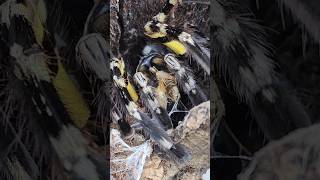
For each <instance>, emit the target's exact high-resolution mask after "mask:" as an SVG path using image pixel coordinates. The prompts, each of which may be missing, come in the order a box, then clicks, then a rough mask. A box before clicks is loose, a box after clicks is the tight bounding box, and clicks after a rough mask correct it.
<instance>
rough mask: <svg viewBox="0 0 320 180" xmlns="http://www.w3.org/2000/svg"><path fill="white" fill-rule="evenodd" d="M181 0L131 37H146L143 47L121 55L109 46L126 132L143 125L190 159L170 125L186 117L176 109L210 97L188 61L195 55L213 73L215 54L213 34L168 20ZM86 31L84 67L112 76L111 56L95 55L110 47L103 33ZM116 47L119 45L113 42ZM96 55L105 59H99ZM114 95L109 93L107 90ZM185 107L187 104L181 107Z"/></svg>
mask: <svg viewBox="0 0 320 180" xmlns="http://www.w3.org/2000/svg"><path fill="white" fill-rule="evenodd" d="M103 3H104V2H100V3H98V4H97V5H96V6H95V8H94V9H93V10H92V12H100V11H101V9H103V5H101V4H103ZM177 5H178V1H172V0H170V1H169V0H168V1H166V2H165V4H164V6H163V7H162V8H161V10H160V13H158V14H157V15H155V16H154V17H153V18H152V20H151V21H148V22H145V25H144V26H143V27H140V28H143V29H144V34H141V35H138V36H137V37H135V39H132V40H131V41H137V39H140V40H138V41H139V42H143V43H142V44H134V45H132V48H133V49H135V50H138V52H132V51H131V50H128V51H127V52H125V55H123V56H122V55H121V53H120V54H118V55H115V54H114V52H112V51H110V52H109V53H110V55H111V62H110V69H111V77H112V81H113V90H112V91H113V94H114V95H115V96H114V97H113V103H112V106H114V108H112V109H111V111H112V112H111V115H112V119H113V120H114V121H115V122H116V123H118V124H119V125H120V128H121V129H122V130H123V133H124V134H125V135H128V134H130V133H132V132H134V130H133V129H135V128H137V127H141V128H142V130H143V131H144V132H146V133H147V134H148V136H150V138H151V139H153V140H154V141H155V142H156V144H157V145H158V146H159V147H160V148H161V149H162V150H165V151H167V152H168V153H169V154H171V155H172V157H171V158H173V159H174V160H176V161H177V162H179V163H184V162H185V161H187V160H189V159H190V158H189V155H188V152H187V151H186V150H185V149H184V148H183V147H182V146H181V145H179V144H175V143H174V142H173V141H172V140H171V138H170V137H169V135H168V134H167V132H166V130H169V129H172V128H173V125H174V124H177V123H178V121H181V120H182V119H181V118H180V117H181V116H180V117H179V118H175V117H174V116H173V114H174V113H179V112H183V111H187V110H188V109H190V108H191V107H192V106H195V105H198V104H200V103H201V102H204V101H207V100H208V98H207V95H205V93H204V92H203V90H202V88H200V86H199V85H198V84H197V82H196V80H195V78H194V76H193V73H192V71H191V70H190V68H188V67H187V66H186V63H185V62H183V61H186V60H187V58H192V59H193V61H194V62H198V63H199V65H200V66H201V67H202V68H203V69H204V71H205V72H206V73H207V74H209V73H210V71H209V69H208V67H209V59H210V55H209V50H208V42H207V39H206V38H205V37H203V36H201V34H198V36H197V37H196V39H195V38H192V36H191V35H190V34H189V33H187V32H184V31H183V30H182V29H179V28H175V27H172V26H169V25H167V24H165V21H166V19H167V16H168V15H169V13H170V11H171V10H172V8H173V7H175V6H177ZM95 18H96V16H92V17H89V18H88V21H87V23H88V24H87V26H86V27H93V26H92V25H91V24H92V23H93V22H95V21H94V20H92V19H95ZM94 29H97V28H94ZM86 31H87V32H90V31H93V32H95V30H93V28H91V29H90V28H88V29H86ZM98 33H99V30H98ZM100 33H101V31H100ZM84 35H85V36H84V37H83V38H82V39H81V40H80V42H79V44H78V46H77V52H78V53H79V55H80V56H79V57H80V58H79V59H81V62H82V65H83V67H84V69H89V71H90V73H91V74H93V76H92V77H93V78H94V79H95V80H100V81H106V78H107V73H106V72H107V70H106V66H105V64H106V63H105V62H104V61H105V59H104V58H105V57H104V56H100V55H99V54H96V55H92V56H91V57H89V54H92V53H94V51H93V48H100V49H101V47H102V48H106V49H107V48H108V47H107V46H106V43H103V42H102V36H101V35H99V34H97V33H95V34H92V33H90V34H84ZM144 36H146V37H144ZM200 40H202V42H201V43H199V42H200ZM205 43H206V46H205V45H204V44H205ZM101 45H102V46H101ZM90 46H91V47H90ZM99 46H100V47H99ZM111 49H116V48H112V47H111ZM103 51H104V50H101V52H103ZM99 53H100V52H99ZM116 53H118V52H117V51H116ZM139 56H140V57H139ZM95 57H102V59H97V60H96V59H95ZM188 60H189V59H188ZM103 63H104V64H103ZM93 86H95V85H94V84H93ZM99 88H100V89H101V88H105V87H99ZM108 95H109V94H106V93H105V96H108ZM186 97H187V98H186ZM102 100H104V99H102ZM100 101H101V100H100ZM183 101H185V102H183ZM98 104H100V103H98ZM188 106H189V107H188ZM179 108H184V109H183V110H182V111H181V110H179ZM128 119H133V121H134V123H133V125H129V124H128ZM130 126H132V127H134V128H133V129H132V128H131V127H130Z"/></svg>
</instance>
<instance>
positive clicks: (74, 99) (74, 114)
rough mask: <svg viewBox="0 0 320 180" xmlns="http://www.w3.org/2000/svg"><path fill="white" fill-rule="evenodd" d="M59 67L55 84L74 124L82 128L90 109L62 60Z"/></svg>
mask: <svg viewBox="0 0 320 180" xmlns="http://www.w3.org/2000/svg"><path fill="white" fill-rule="evenodd" d="M58 67H59V69H58V73H57V75H56V77H55V78H54V80H53V85H54V86H55V88H56V90H57V92H58V94H59V96H60V99H61V101H62V102H63V104H64V105H65V108H66V109H67V111H68V113H69V115H70V117H71V119H72V121H73V122H74V124H75V125H76V126H77V127H79V128H82V127H84V126H85V125H86V123H87V121H88V118H89V116H90V110H89V108H88V106H87V104H86V102H85V100H84V99H83V97H82V95H81V94H80V92H79V91H78V89H77V87H76V86H75V85H74V84H73V82H72V81H71V79H70V77H69V76H68V74H67V72H66V71H65V69H64V67H63V65H62V64H61V62H60V61H58Z"/></svg>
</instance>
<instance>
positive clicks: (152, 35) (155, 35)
mask: <svg viewBox="0 0 320 180" xmlns="http://www.w3.org/2000/svg"><path fill="white" fill-rule="evenodd" d="M146 35H147V36H149V37H151V38H152V39H157V38H161V37H165V36H166V34H163V33H161V32H156V33H153V34H146Z"/></svg>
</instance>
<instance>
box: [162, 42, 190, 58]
mask: <svg viewBox="0 0 320 180" xmlns="http://www.w3.org/2000/svg"><path fill="white" fill-rule="evenodd" d="M163 44H164V45H165V46H167V47H168V48H169V49H171V50H172V51H173V52H174V53H176V54H177V55H184V54H185V53H186V52H187V49H186V47H185V46H184V45H183V44H182V43H181V42H180V41H177V40H172V41H169V42H166V43H163Z"/></svg>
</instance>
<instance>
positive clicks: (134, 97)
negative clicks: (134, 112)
mask: <svg viewBox="0 0 320 180" xmlns="http://www.w3.org/2000/svg"><path fill="white" fill-rule="evenodd" d="M127 90H128V93H129V95H130V97H131V98H132V100H133V101H134V102H137V101H138V99H139V95H138V93H137V91H136V90H135V88H134V86H133V85H132V84H131V83H130V81H129V82H128V86H127Z"/></svg>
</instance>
